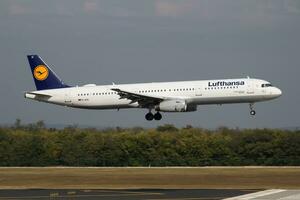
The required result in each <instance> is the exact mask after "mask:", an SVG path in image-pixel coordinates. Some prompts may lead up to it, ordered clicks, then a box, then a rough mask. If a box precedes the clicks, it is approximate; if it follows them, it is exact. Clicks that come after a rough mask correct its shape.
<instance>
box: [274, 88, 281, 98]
mask: <svg viewBox="0 0 300 200" xmlns="http://www.w3.org/2000/svg"><path fill="white" fill-rule="evenodd" d="M274 95H276V97H280V96H281V95H282V91H281V90H280V89H279V88H275V91H274Z"/></svg>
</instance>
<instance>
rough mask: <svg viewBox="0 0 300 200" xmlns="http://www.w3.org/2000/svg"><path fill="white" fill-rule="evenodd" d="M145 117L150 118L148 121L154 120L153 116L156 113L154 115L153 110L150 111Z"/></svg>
mask: <svg viewBox="0 0 300 200" xmlns="http://www.w3.org/2000/svg"><path fill="white" fill-rule="evenodd" d="M145 118H146V120H148V121H152V120H153V118H154V115H153V114H152V113H151V112H149V113H147V114H146V115H145Z"/></svg>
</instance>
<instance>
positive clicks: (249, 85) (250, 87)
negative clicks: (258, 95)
mask: <svg viewBox="0 0 300 200" xmlns="http://www.w3.org/2000/svg"><path fill="white" fill-rule="evenodd" d="M247 94H254V85H253V82H252V81H251V80H248V81H247Z"/></svg>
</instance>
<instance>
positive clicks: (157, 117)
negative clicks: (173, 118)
mask: <svg viewBox="0 0 300 200" xmlns="http://www.w3.org/2000/svg"><path fill="white" fill-rule="evenodd" d="M145 118H146V120H148V121H152V120H153V119H155V120H157V121H159V120H161V119H162V115H161V114H160V113H159V112H157V113H155V114H154V115H153V114H152V112H151V111H149V112H148V113H147V114H146V115H145Z"/></svg>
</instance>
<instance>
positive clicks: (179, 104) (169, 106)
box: [155, 100, 197, 112]
mask: <svg viewBox="0 0 300 200" xmlns="http://www.w3.org/2000/svg"><path fill="white" fill-rule="evenodd" d="M155 109H156V110H157V111H162V112H192V111H196V110H197V105H190V104H187V103H186V102H185V101H184V100H165V101H162V102H161V103H160V104H159V105H158V106H157V107H156V108H155Z"/></svg>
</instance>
